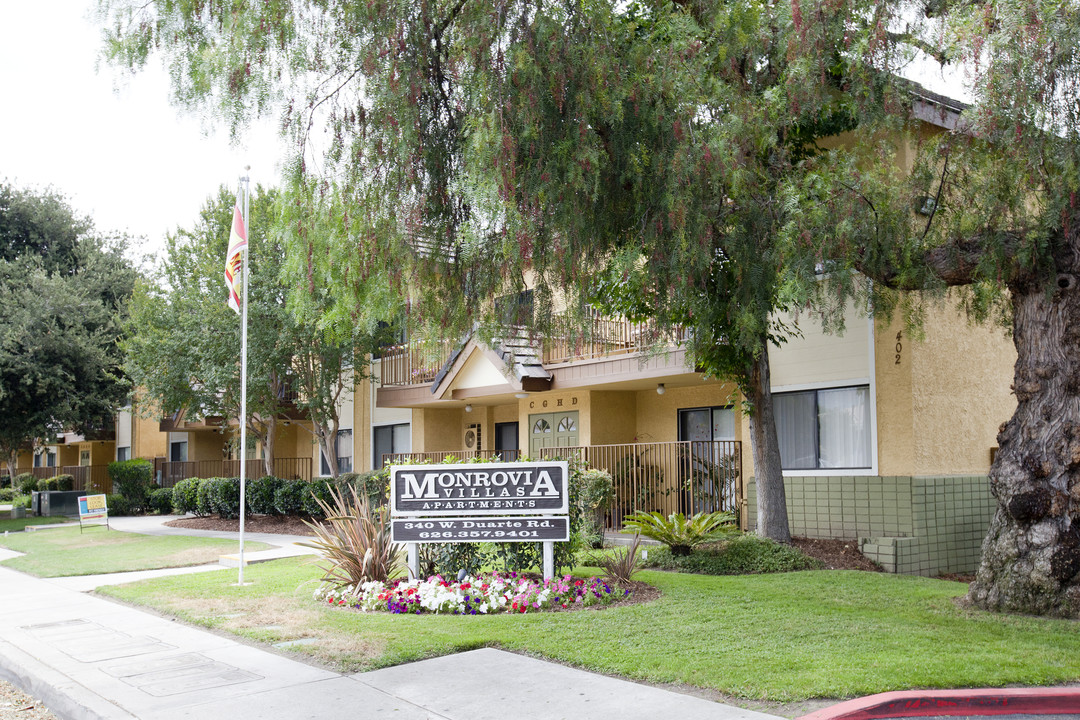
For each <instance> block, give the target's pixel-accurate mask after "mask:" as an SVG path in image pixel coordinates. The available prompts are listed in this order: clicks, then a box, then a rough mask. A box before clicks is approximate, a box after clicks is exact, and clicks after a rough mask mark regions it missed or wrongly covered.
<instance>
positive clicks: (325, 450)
mask: <svg viewBox="0 0 1080 720" xmlns="http://www.w3.org/2000/svg"><path fill="white" fill-rule="evenodd" d="M340 425H341V422H340V420H339V419H338V417H337V416H336V415H335V416H334V417H332V418H330V424H329V426H327V424H325V423H323V422H320V421H318V420H316V419H315V418H314V417H312V418H311V426H312V429H313V430H314V432H315V437H317V438H318V439H319V452H320V453H322V456H323V457H324V458H326V466H327V468H328V469H329V470H330V476H331V477H335V478H336V477H337V476H338V474H339V473H338V456H337V434H338V428H339V427H340Z"/></svg>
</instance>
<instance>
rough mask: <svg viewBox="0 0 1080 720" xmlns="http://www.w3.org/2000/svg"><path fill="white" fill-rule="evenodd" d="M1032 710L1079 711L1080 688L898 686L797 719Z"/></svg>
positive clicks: (1025, 712)
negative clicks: (931, 687)
mask: <svg viewBox="0 0 1080 720" xmlns="http://www.w3.org/2000/svg"><path fill="white" fill-rule="evenodd" d="M1030 714H1044V715H1055V714H1056V715H1068V714H1077V715H1080V688H1005V689H1001V688H998V689H980V690H921V691H909V690H899V691H896V692H887V693H879V694H877V695H868V696H867V697H863V698H856V699H855V700H847V701H845V702H842V703H838V704H836V705H832V706H830V707H827V708H823V709H821V710H818V711H816V712H812V713H810V714H809V715H803V716H802V717H800V718H797V719H796V720H875V719H876V718H893V717H928V716H934V715H1030Z"/></svg>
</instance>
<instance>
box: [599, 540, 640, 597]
mask: <svg viewBox="0 0 1080 720" xmlns="http://www.w3.org/2000/svg"><path fill="white" fill-rule="evenodd" d="M640 547H641V535H634V541H633V542H632V543H630V545H628V546H627V547H625V548H616V549H615V551H614V552H612V554H611V555H595V556H590V557H589V559H588V563H589V564H590V565H595V566H596V567H598V568H600V569H601V570H603V571H604V576H605V577H607V578H608V579H609V580H611V581H612V582H614V583H615V584H616V585H620V584H622V585H625V584H626V583H629V582H630V581H631V579H632V576H633V574H634V573H635V572H637V571H638V561H639V559H640V558H639V557H638V548H640Z"/></svg>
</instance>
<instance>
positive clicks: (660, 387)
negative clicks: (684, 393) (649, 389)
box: [656, 383, 664, 395]
mask: <svg viewBox="0 0 1080 720" xmlns="http://www.w3.org/2000/svg"><path fill="white" fill-rule="evenodd" d="M656 394H657V395H663V394H664V383H657V384H656Z"/></svg>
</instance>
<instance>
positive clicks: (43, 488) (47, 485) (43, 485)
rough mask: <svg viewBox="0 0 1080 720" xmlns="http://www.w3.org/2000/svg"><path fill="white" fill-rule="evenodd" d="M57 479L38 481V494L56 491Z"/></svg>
mask: <svg viewBox="0 0 1080 720" xmlns="http://www.w3.org/2000/svg"><path fill="white" fill-rule="evenodd" d="M56 488H57V485H56V478H55V477H51V478H42V479H40V480H38V483H37V489H38V492H48V491H49V490H56Z"/></svg>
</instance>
